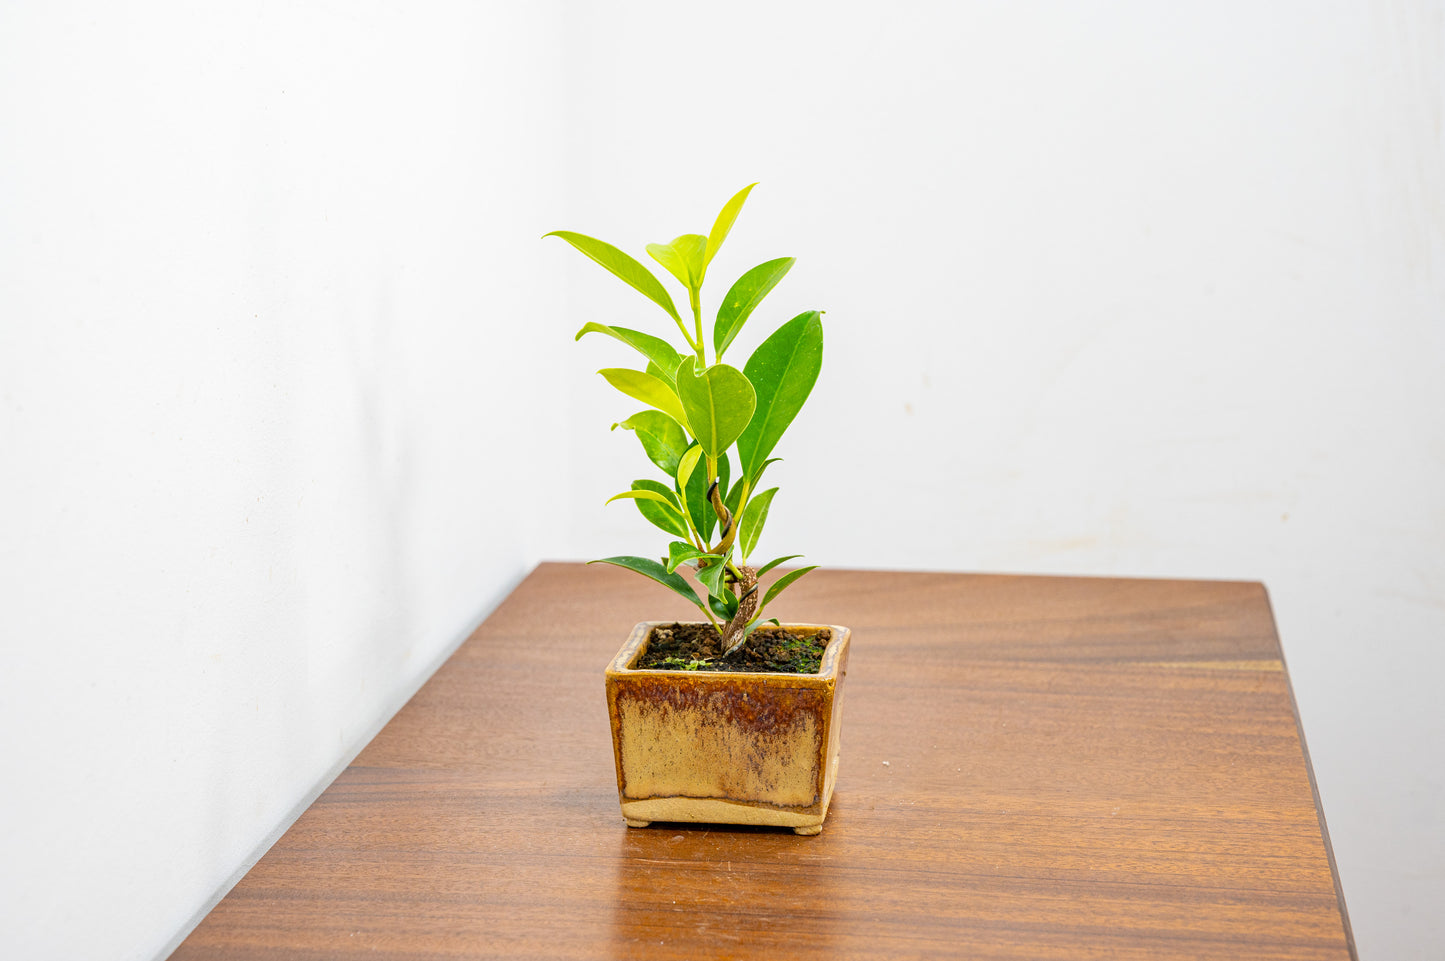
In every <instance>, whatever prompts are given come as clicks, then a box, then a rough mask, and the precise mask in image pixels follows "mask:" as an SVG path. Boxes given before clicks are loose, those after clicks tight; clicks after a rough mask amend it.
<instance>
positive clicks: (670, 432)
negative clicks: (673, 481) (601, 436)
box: [612, 410, 687, 477]
mask: <svg viewBox="0 0 1445 961" xmlns="http://www.w3.org/2000/svg"><path fill="white" fill-rule="evenodd" d="M612 427H613V429H614V430H615V429H617V428H618V427H621V428H622V429H623V430H630V431H632V432H633V433H635V434H636V435H637V439H638V440H640V441H641V442H642V449H643V451H645V452H646V453H647V459H648V460H650V461H652V462H653V463H654V464H656V465H657V466H658V467H659V468H661V469H662V472H663V473H664V474H666V475H667V476H668V477H676V476H677V467H678V460H679V459H680V458H681V457H682V455H683V452H684V451H686V450H687V432H686V431H684V430H683V429H682V428H681V427H680V426H678V423H677V421H675V420H673V419H672V418H671V417H669V416H667V415H666V414H664V413H663V412H662V411H660V410H640V411H638V412H637V413H635V414H633V415H632V416H631V417H629V418H627V419H626V420H624V421H622V422H621V423H620V424H613V425H612Z"/></svg>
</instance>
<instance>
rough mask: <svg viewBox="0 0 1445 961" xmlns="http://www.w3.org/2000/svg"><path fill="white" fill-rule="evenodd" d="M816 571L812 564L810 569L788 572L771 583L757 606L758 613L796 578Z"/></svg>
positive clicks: (816, 566) (815, 565)
mask: <svg viewBox="0 0 1445 961" xmlns="http://www.w3.org/2000/svg"><path fill="white" fill-rule="evenodd" d="M817 569H818V565H817V564H814V565H813V566H812V567H800V568H798V569H797V570H795V571H788V573H786V574H784V575H783V576H782V577H780V578H778V579H777V580H776V581H774V582H773V585H772V586H771V587H769V588H768V592H767V593H766V594H764V595H763V602H762V603H761V604H759V605H758V611H759V612H761V611H762V609H763V608H765V607H767V606H768V605H769V604H771V603H772V601H773V598H775V597H777V596H778V595H779V594H781V593H783V591H784V590H786V589H787V588H788V587H789V586H790V585H791V584H792V583H793V582H794V581H796V580H797V579H798V578H800V577H802V576H803V575H804V574H806V573H808V572H809V571H816V570H817Z"/></svg>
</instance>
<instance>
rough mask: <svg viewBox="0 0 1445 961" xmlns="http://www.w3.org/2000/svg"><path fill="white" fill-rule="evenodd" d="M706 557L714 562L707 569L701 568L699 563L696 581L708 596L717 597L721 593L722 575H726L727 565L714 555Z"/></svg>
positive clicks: (723, 560) (722, 559)
mask: <svg viewBox="0 0 1445 961" xmlns="http://www.w3.org/2000/svg"><path fill="white" fill-rule="evenodd" d="M708 556H709V557H712V558H714V560H713V562H712V563H711V564H709V565H708V566H707V567H703V566H702V565H701V564H700V563H699V565H698V568H697V580H698V583H699V584H701V585H702V586H703V587H706V588H707V592H708V593H709V594H711V595H713V596H714V597H718V596H720V595H721V594H722V592H723V575H724V574H726V573H727V564H726V562H725V559H724V558H720V557H718V556H717V555H716V554H710V555H708Z"/></svg>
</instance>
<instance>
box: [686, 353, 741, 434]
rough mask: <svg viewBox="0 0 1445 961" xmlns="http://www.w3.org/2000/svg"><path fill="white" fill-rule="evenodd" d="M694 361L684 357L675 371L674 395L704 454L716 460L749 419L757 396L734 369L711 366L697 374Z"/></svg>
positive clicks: (695, 361)
mask: <svg viewBox="0 0 1445 961" xmlns="http://www.w3.org/2000/svg"><path fill="white" fill-rule="evenodd" d="M696 366H697V358H695V357H691V356H689V357H684V358H683V360H682V363H681V364H680V365H679V366H678V368H677V396H678V398H679V399H680V400H681V401H682V409H683V411H684V412H685V413H686V414H687V423H688V425H689V426H690V428H691V429H692V436H694V437H696V438H697V441H698V443H699V444H701V445H702V449H703V452H704V453H706V454H707V455H708V456H709V457H716V456H718V455H719V454H721V453H722V452H723V451H725V450H727V449H728V448H729V447H731V446H732V444H733V441H735V440H737V439H738V435H739V434H741V433H742V432H743V429H744V428H745V427H747V426H748V421H750V420H752V417H753V408H754V407H755V406H756V397H755V395H754V393H753V385H752V384H750V383H748V378H747V377H745V376H743V372H742V371H740V370H738V369H737V368H736V367H730V366H728V365H727V364H713V365H712V366H711V367H709V368H707V369H706V370H704V371H702V373H697V372H696Z"/></svg>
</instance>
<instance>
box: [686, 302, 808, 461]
mask: <svg viewBox="0 0 1445 961" xmlns="http://www.w3.org/2000/svg"><path fill="white" fill-rule="evenodd" d="M685 365H686V361H684V367H685ZM822 366H823V321H822V315H821V314H820V313H819V312H818V311H816V310H810V311H808V312H806V313H802V314H799V315H798V316H796V317H794V318H793V319H792V320H790V321H788V322H787V323H786V324H784V325H783V326H781V327H779V328H778V329H777V330H775V331H774V332H773V334H772V336H770V337H769V338H768V339H767V340H765V341H763V342H762V344H761V345H760V346H759V347H758V349H757V350H755V351H753V355H752V356H751V357H749V358H748V362H747V366H745V367H744V368H743V372H744V374H746V375H747V378H748V380H749V381H750V382H751V383H752V385H753V388H754V389H755V390H756V391H757V413H756V414H754V415H753V419H752V420H751V421H750V422H749V423H748V425H747V427H746V428H745V429H744V430H743V432H742V433H741V434H740V435H739V436H738V456H739V457H740V458H741V459H742V471H743V473H745V474H746V475H747V476H748V477H750V478H752V479H753V483H754V484H756V483H757V478H758V476H759V475H760V474H761V469H762V467H763V462H764V461H765V460H767V457H768V455H769V454H771V453H772V452H773V448H774V447H775V446H776V445H777V443H778V439H779V438H781V437H782V436H783V431H785V430H787V429H788V425H789V424H791V423H792V422H793V418H794V417H796V416H798V411H799V410H801V409H802V407H803V402H804V401H805V400H807V399H808V394H809V393H810V392H811V391H812V390H813V384H814V382H816V381H817V379H818V371H819V370H820V369H822ZM684 367H679V368H678V380H679V381H681V380H682V371H683V369H684ZM693 433H694V436H696V433H697V432H696V431H694V432H693Z"/></svg>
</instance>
